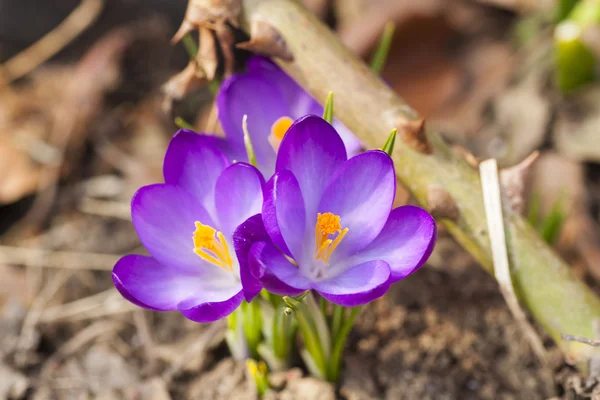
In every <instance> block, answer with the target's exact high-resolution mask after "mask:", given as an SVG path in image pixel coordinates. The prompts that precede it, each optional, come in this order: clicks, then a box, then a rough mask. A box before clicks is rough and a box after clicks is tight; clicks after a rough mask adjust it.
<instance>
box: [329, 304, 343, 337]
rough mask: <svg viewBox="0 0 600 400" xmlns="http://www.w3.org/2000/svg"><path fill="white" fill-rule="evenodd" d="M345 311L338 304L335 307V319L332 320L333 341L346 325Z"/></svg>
mask: <svg viewBox="0 0 600 400" xmlns="http://www.w3.org/2000/svg"><path fill="white" fill-rule="evenodd" d="M344 311H346V309H345V308H344V307H342V306H338V305H337V304H334V305H333V318H332V320H331V337H332V338H333V340H335V338H336V337H337V335H338V333H339V332H340V329H341V327H342V324H343V323H344Z"/></svg>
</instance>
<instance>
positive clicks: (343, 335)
mask: <svg viewBox="0 0 600 400" xmlns="http://www.w3.org/2000/svg"><path fill="white" fill-rule="evenodd" d="M337 308H339V309H341V310H342V312H344V311H345V309H344V308H343V307H340V306H337ZM359 312H360V307H354V308H352V309H351V310H350V315H349V316H348V319H347V320H346V321H344V324H343V325H342V326H341V328H340V329H339V332H338V333H337V334H336V335H333V348H332V351H331V357H330V358H329V368H328V369H327V379H328V380H330V381H331V382H337V380H338V379H339V377H340V369H341V366H342V353H343V350H344V345H345V344H346V339H347V338H348V334H349V333H350V329H352V325H353V324H354V320H355V319H356V316H357V315H358V313H359Z"/></svg>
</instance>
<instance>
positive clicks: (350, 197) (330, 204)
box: [313, 150, 396, 262]
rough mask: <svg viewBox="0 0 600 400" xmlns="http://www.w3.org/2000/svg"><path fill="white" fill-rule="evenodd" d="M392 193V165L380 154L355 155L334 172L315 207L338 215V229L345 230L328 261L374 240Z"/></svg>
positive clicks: (393, 189) (381, 152)
mask: <svg viewBox="0 0 600 400" xmlns="http://www.w3.org/2000/svg"><path fill="white" fill-rule="evenodd" d="M395 193H396V177H395V175H394V164H393V162H392V159H391V158H390V157H389V156H388V155H387V154H386V153H384V152H383V151H379V150H375V151H367V152H365V153H362V154H359V155H357V156H355V157H352V158H351V159H349V160H348V161H346V162H345V163H344V164H343V165H342V166H341V167H340V168H339V169H338V170H337V171H336V173H335V175H334V176H333V177H332V178H331V181H330V182H329V184H328V185H327V188H326V189H325V191H324V193H323V197H322V200H321V203H320V205H319V212H321V213H326V212H331V213H334V214H336V215H339V216H340V217H341V225H342V228H348V233H347V234H346V236H345V237H344V239H343V240H342V241H341V242H340V245H339V246H338V247H337V249H336V250H335V251H334V252H333V256H332V259H331V260H332V262H335V261H336V260H340V259H341V257H346V256H348V255H350V254H352V253H355V252H357V251H358V250H360V249H362V248H363V247H365V246H366V245H367V244H369V243H370V242H371V241H372V240H373V239H375V237H376V236H377V235H378V234H379V232H380V231H381V229H382V228H383V226H384V225H385V222H386V220H387V218H388V216H389V214H390V211H391V209H392V204H393V202H394V196H395ZM313 218H316V216H315V217H313Z"/></svg>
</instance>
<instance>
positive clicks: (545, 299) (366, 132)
mask: <svg viewBox="0 0 600 400" xmlns="http://www.w3.org/2000/svg"><path fill="white" fill-rule="evenodd" d="M242 6H243V12H242V25H243V27H244V29H245V30H246V31H249V30H250V27H251V26H252V24H253V23H254V21H262V22H263V23H267V24H269V25H271V26H272V27H273V28H274V29H275V30H276V31H277V32H279V34H280V35H281V37H282V39H283V40H284V41H285V43H286V45H287V47H288V49H289V51H290V52H291V54H292V55H293V57H294V61H293V62H284V61H282V60H280V59H276V61H277V62H279V63H280V65H282V66H283V68H285V69H286V70H287V71H288V72H289V73H290V75H292V76H293V77H294V78H295V79H296V80H297V81H298V82H300V83H301V84H302V85H303V86H304V87H305V88H306V89H307V90H308V91H309V92H310V93H311V94H312V95H313V96H315V98H317V99H318V100H319V101H321V102H323V103H324V102H325V100H326V98H327V94H328V93H329V92H330V91H333V92H334V93H335V96H336V116H337V117H338V118H339V119H340V120H341V121H342V122H343V123H344V124H345V125H346V126H348V127H349V128H350V129H351V130H352V131H353V132H354V133H355V134H356V135H357V136H358V138H359V139H360V140H361V141H362V142H363V143H364V144H365V145H366V146H367V147H369V148H379V147H380V146H381V145H382V144H383V143H384V142H385V139H386V137H387V134H388V133H389V132H390V131H391V130H392V129H393V128H397V129H398V134H399V135H398V136H399V137H401V138H407V139H408V141H409V142H410V144H411V145H404V146H403V145H402V144H401V143H399V144H398V145H397V146H396V149H395V152H394V154H393V158H394V161H395V162H396V174H397V176H398V179H399V180H400V181H401V182H402V183H403V184H404V185H405V186H406V187H407V188H409V189H410V190H411V191H412V193H413V195H414V196H415V197H416V198H417V200H418V201H419V202H420V203H421V204H423V205H425V206H427V193H428V189H429V188H430V187H434V186H437V187H440V188H442V189H444V190H445V191H446V192H448V194H449V196H450V198H451V199H453V201H454V202H455V203H456V205H457V206H458V209H459V211H460V217H459V218H458V219H457V220H456V221H452V220H450V219H445V220H444V221H443V223H444V224H445V225H446V226H447V228H448V230H449V231H450V233H452V234H453V235H454V237H455V238H456V240H457V241H458V242H459V243H460V244H461V245H462V246H463V247H464V248H465V249H466V250H467V251H469V252H470V253H471V254H472V255H473V256H474V257H475V258H476V259H477V260H478V261H479V262H480V263H481V265H482V266H483V267H484V268H485V269H486V270H487V271H488V272H490V273H492V272H493V266H492V265H493V264H492V252H491V247H490V241H489V237H488V235H487V233H486V232H487V227H486V218H485V211H484V206H483V196H482V191H481V185H480V183H479V175H478V173H477V171H476V170H474V169H473V167H472V166H470V165H469V164H468V163H467V162H466V161H465V160H464V159H463V157H462V156H461V155H460V154H458V153H456V152H454V151H453V150H452V149H451V148H450V147H449V146H448V145H447V144H446V143H444V141H443V140H442V138H441V137H440V135H438V134H436V133H435V132H431V131H427V130H425V132H426V135H427V139H429V143H430V145H431V148H432V150H433V152H432V154H425V153H423V152H419V151H416V150H414V149H415V146H414V144H415V141H418V140H419V139H420V135H415V134H414V133H415V132H414V131H415V130H414V129H412V131H411V127H412V128H414V127H417V126H419V122H420V121H421V117H420V116H419V115H418V114H417V113H416V112H415V111H414V110H412V109H411V108H410V107H409V106H408V105H407V104H406V103H405V102H404V101H403V100H402V99H401V98H400V97H398V95H396V94H395V93H394V92H393V91H392V89H391V88H390V87H389V86H387V85H386V84H385V83H384V82H383V81H382V80H381V79H379V78H378V77H377V76H375V75H374V74H373V73H372V72H371V71H370V70H369V68H368V67H367V66H366V65H365V64H364V63H363V62H361V61H360V60H358V59H357V58H356V57H355V56H354V55H353V54H352V53H351V52H350V51H349V50H348V49H347V48H346V47H344V46H343V45H342V44H341V43H340V41H339V40H338V38H337V37H336V36H335V35H334V34H333V33H332V32H331V31H330V30H329V29H328V28H327V27H326V26H324V25H323V24H322V23H321V22H319V21H318V20H317V18H316V17H315V16H314V15H312V14H310V13H309V12H307V11H306V10H305V9H304V8H303V7H302V6H301V5H299V4H298V3H297V2H294V1H291V0H244V1H243V3H242ZM338 99H339V100H338ZM401 133H402V134H401ZM423 136H424V135H423ZM405 143H406V142H405ZM422 147H424V148H426V147H425V144H423V146H422ZM505 229H506V235H507V246H508V252H509V255H510V257H511V261H513V264H512V265H511V270H512V282H513V285H514V289H515V292H516V294H517V295H518V296H519V297H520V300H521V304H522V305H523V306H524V307H525V308H527V309H529V311H530V312H531V313H532V314H533V316H534V317H535V319H536V320H537V321H538V322H539V323H540V324H541V325H542V326H543V327H544V328H545V329H546V330H547V332H548V333H549V334H550V335H551V336H552V337H553V338H554V340H555V341H556V342H557V344H558V346H560V348H561V349H562V350H563V352H564V353H565V355H566V357H567V360H568V361H570V362H572V363H578V365H579V366H580V367H582V368H584V369H586V368H587V363H588V361H589V360H590V358H591V356H592V352H593V348H591V347H589V346H583V345H581V344H579V343H575V342H569V341H562V340H561V336H560V334H561V332H573V333H574V334H577V335H578V336H583V337H594V336H595V335H594V331H593V327H592V321H593V320H594V319H595V318H597V317H598V316H599V315H600V299H598V297H597V296H596V295H595V294H594V293H593V292H592V291H591V290H590V289H589V288H588V287H587V286H586V285H585V284H584V283H583V282H581V281H580V280H579V279H577V277H576V276H575V275H574V274H573V273H572V271H571V269H570V268H569V266H568V265H567V264H566V263H565V262H564V261H563V260H561V259H560V257H558V256H557V255H556V253H555V252H554V251H553V250H552V249H551V248H550V247H549V246H548V245H547V244H546V243H544V241H543V240H542V239H541V238H540V237H539V236H538V234H537V232H535V230H534V229H533V228H532V227H531V226H530V225H529V224H528V223H527V222H526V221H525V220H524V219H523V218H522V217H521V216H519V215H517V214H516V213H511V215H507V216H506V227H505Z"/></svg>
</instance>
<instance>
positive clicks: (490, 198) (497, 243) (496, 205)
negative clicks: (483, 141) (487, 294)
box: [479, 159, 547, 363]
mask: <svg viewBox="0 0 600 400" xmlns="http://www.w3.org/2000/svg"><path fill="white" fill-rule="evenodd" d="M479 172H480V173H481V187H482V190H483V202H484V204H485V213H486V218H487V223H488V231H489V235H490V242H491V245H492V258H493V263H494V276H495V277H496V280H497V281H498V284H499V285H500V291H501V292H502V296H504V300H506V304H507V305H508V308H509V310H510V312H511V313H512V315H513V317H515V320H516V321H517V323H518V324H519V327H520V328H521V330H522V331H523V333H524V334H525V337H526V338H527V339H528V340H529V343H530V344H531V347H532V349H533V351H534V352H535V353H536V355H537V356H538V358H539V359H540V360H541V361H542V362H543V363H545V362H546V359H547V356H546V349H545V348H544V344H543V343H542V340H541V339H540V337H539V336H538V334H537V333H536V331H535V329H533V327H532V326H531V324H530V323H529V321H528V320H527V315H525V312H524V311H523V309H522V308H521V305H520V304H519V300H518V299H517V295H516V294H515V289H514V287H513V283H512V278H511V276H510V264H509V262H508V251H507V247H506V233H505V232H504V218H503V216H502V214H503V213H502V197H501V192H500V179H499V177H498V164H497V163H496V160H495V159H490V160H486V161H483V162H482V163H481V164H480V165H479Z"/></svg>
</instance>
